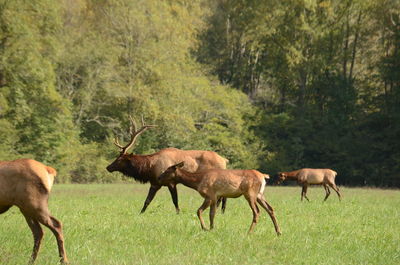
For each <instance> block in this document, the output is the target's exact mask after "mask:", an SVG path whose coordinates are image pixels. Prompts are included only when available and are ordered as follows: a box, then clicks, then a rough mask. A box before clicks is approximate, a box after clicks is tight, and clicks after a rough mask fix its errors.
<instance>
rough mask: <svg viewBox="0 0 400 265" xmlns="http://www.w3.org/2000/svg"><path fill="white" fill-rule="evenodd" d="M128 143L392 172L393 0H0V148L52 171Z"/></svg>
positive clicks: (399, 81) (396, 68)
mask: <svg viewBox="0 0 400 265" xmlns="http://www.w3.org/2000/svg"><path fill="white" fill-rule="evenodd" d="M129 115H131V116H133V117H134V118H135V119H137V120H140V119H141V117H143V118H144V120H145V121H146V122H147V123H148V124H155V125H157V127H156V128H152V129H151V130H148V131H147V132H146V133H144V134H143V135H141V137H140V138H139V139H138V143H137V144H136V146H135V147H134V152H135V153H138V154H148V153H151V152H155V151H157V150H159V149H161V148H165V147H177V148H182V149H203V150H214V151H216V152H218V153H220V154H221V155H223V156H225V157H226V158H228V159H229V161H230V163H229V167H231V168H255V169H259V170H262V171H263V172H266V173H270V174H275V173H276V172H278V171H282V170H285V171H287V170H294V169H298V168H301V167H314V168H318V167H328V168H332V169H334V170H336V171H337V172H338V177H337V183H338V184H341V185H371V186H381V187H387V186H396V187H400V1H398V0H247V1H246V0H230V1H229V0H190V1H189V0H163V1H161V0H108V1H106V0H61V1H54V0H36V1H27V0H0V139H1V140H0V159H1V160H11V159H15V158H20V157H30V158H34V159H37V160H39V161H42V162H44V163H47V164H49V165H52V166H54V167H56V168H57V169H58V171H59V176H58V178H57V181H58V182H80V183H87V182H112V181H118V180H121V176H120V175H118V174H109V173H108V172H106V170H105V167H106V166H107V164H108V163H109V162H111V161H112V160H113V159H115V157H116V156H117V155H118V149H117V148H116V147H115V146H114V145H113V139H114V137H118V138H119V139H120V142H123V141H127V140H128V137H129V135H128V128H129Z"/></svg>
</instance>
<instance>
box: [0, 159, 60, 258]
mask: <svg viewBox="0 0 400 265" xmlns="http://www.w3.org/2000/svg"><path fill="white" fill-rule="evenodd" d="M56 174H57V172H56V170H55V169H54V168H51V167H48V166H45V165H43V164H42V163H40V162H38V161H35V160H32V159H18V160H14V161H1V162H0V214H1V213H5V212H6V211H7V210H8V209H9V208H10V207H11V206H13V205H15V206H17V207H18V208H19V209H20V211H21V213H22V214H23V215H24V217H25V220H26V222H27V223H28V225H29V227H30V229H31V230H32V233H33V239H34V245H33V251H32V256H31V260H30V261H31V262H32V263H33V262H34V261H35V259H36V257H37V254H38V252H39V248H40V243H41V241H42V238H43V230H42V227H41V226H40V224H43V225H45V226H47V227H48V228H49V229H50V230H51V231H52V232H53V234H54V236H55V237H56V239H57V245H58V252H59V255H60V258H61V262H63V263H67V262H68V259H67V255H66V253H65V249H64V237H63V232H62V224H61V222H60V221H58V220H57V219H56V218H55V217H53V216H51V215H50V212H49V209H48V203H47V202H48V198H49V194H50V191H51V187H52V186H53V181H54V177H55V176H56Z"/></svg>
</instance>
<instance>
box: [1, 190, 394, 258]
mask: <svg viewBox="0 0 400 265" xmlns="http://www.w3.org/2000/svg"><path fill="white" fill-rule="evenodd" d="M147 189H148V185H140V184H107V185H101V184H98V185H97V184H96V185H56V186H55V187H54V190H53V193H52V196H51V198H50V209H51V212H52V214H53V215H54V216H56V217H57V218H59V219H60V220H62V222H63V223H64V236H65V240H66V249H67V254H68V257H69V259H70V262H71V264H82V265H87V264H118V265H120V264H171V265H172V264H399V261H400V191H399V190H380V189H354V188H345V187H342V189H341V190H342V193H343V195H344V200H343V201H342V202H339V201H338V199H337V196H336V194H334V193H332V194H331V197H330V198H329V199H328V201H327V202H325V203H322V199H323V197H324V190H323V188H321V187H315V188H311V189H309V192H308V197H309V198H310V200H311V202H310V203H308V202H303V203H301V202H300V188H299V187H268V188H267V190H266V192H265V195H266V197H267V200H268V201H269V202H270V203H271V204H272V206H273V207H274V208H275V212H276V216H277V219H278V223H279V225H280V226H281V230H282V233H283V235H282V236H280V237H277V236H276V234H275V231H274V228H273V225H272V222H271V220H270V219H269V217H268V215H267V213H266V212H265V211H262V214H261V217H260V221H259V223H258V224H257V226H256V228H255V231H254V233H253V234H251V235H247V230H248V228H249V225H250V223H251V218H252V214H251V210H250V208H249V207H248V205H247V202H246V201H245V199H244V198H238V199H230V200H228V205H227V212H226V213H225V215H222V214H220V213H219V212H218V213H217V215H216V227H215V230H213V231H211V232H203V231H201V229H200V224H199V221H198V219H197V216H196V210H197V208H198V207H199V206H200V204H201V203H202V198H201V197H200V196H199V195H198V194H197V193H195V192H194V191H191V190H189V189H187V188H186V187H183V186H179V188H178V189H179V195H180V206H181V209H182V212H181V214H179V215H177V214H175V210H174V207H173V204H172V202H171V200H170V196H169V193H168V191H167V189H165V188H164V189H162V190H161V191H160V192H159V194H157V196H156V198H155V199H154V201H153V202H152V204H151V205H150V206H149V208H148V210H147V212H146V213H145V214H142V215H139V214H138V213H139V211H140V209H141V207H142V204H143V201H144V199H145V197H146V194H147ZM205 217H206V218H207V219H206V220H207V224H208V211H207V214H206V215H205ZM32 245H33V239H32V236H31V232H30V230H29V228H28V226H27V225H26V223H25V219H24V218H23V216H22V215H21V214H20V213H19V210H18V209H17V208H16V207H13V208H11V209H10V210H9V211H8V212H7V213H5V214H2V215H0V264H18V265H20V264H26V262H27V260H28V258H29V256H30V253H31V249H32ZM57 261H58V255H57V247H56V242H55V238H54V237H53V235H52V234H51V232H50V231H49V230H48V229H47V228H46V229H45V237H44V240H43V243H42V248H41V251H40V253H39V257H38V260H37V263H36V264H40V265H41V264H57Z"/></svg>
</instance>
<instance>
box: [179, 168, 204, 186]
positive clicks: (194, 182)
mask: <svg viewBox="0 0 400 265" xmlns="http://www.w3.org/2000/svg"><path fill="white" fill-rule="evenodd" d="M176 173H177V174H176V182H177V183H182V184H183V185H185V186H187V187H189V188H192V189H195V190H197V188H198V187H199V184H200V182H201V180H202V178H201V177H200V174H199V173H191V172H188V171H186V170H183V169H177V171H176Z"/></svg>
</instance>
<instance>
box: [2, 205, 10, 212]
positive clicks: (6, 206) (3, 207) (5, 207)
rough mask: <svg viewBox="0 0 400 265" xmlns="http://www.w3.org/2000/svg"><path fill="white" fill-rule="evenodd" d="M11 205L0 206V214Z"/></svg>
mask: <svg viewBox="0 0 400 265" xmlns="http://www.w3.org/2000/svg"><path fill="white" fill-rule="evenodd" d="M11 206H12V205H5V206H0V214H2V213H5V212H7V211H8V209H10V208H11Z"/></svg>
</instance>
